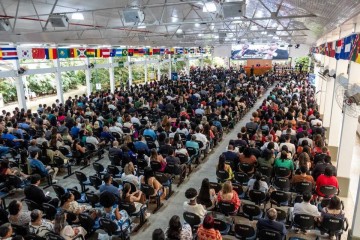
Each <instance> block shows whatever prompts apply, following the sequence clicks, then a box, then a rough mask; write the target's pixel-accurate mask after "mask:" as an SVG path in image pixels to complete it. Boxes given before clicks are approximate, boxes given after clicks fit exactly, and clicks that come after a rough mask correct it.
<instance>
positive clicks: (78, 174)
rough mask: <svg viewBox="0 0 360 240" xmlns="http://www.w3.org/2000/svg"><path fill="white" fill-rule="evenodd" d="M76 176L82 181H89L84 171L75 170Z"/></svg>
mask: <svg viewBox="0 0 360 240" xmlns="http://www.w3.org/2000/svg"><path fill="white" fill-rule="evenodd" d="M75 176H76V178H77V180H78V181H79V182H80V183H82V182H86V181H87V177H86V175H85V173H83V172H79V171H75Z"/></svg>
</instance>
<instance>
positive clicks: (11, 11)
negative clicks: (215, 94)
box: [0, 0, 360, 46]
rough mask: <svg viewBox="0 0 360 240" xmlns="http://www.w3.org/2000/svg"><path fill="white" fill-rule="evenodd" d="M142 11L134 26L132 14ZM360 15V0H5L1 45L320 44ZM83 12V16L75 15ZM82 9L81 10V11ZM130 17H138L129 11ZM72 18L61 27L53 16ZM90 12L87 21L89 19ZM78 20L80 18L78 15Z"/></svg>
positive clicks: (0, 11)
mask: <svg viewBox="0 0 360 240" xmlns="http://www.w3.org/2000/svg"><path fill="white" fill-rule="evenodd" d="M131 12H135V15H136V16H138V18H136V19H137V21H135V22H131V21H130V23H129V19H126V18H128V17H130V18H131V17H134V15H133V14H132V13H131ZM359 12H360V1H357V0H243V1H238V0H235V1H234V0H232V1H230V0H103V1H100V0H86V1H85V0H1V1H0V19H3V20H2V21H4V22H5V23H7V24H8V29H7V31H1V32H0V42H3V43H5V42H14V43H25V42H26V43H50V44H51V43H54V44H67V45H68V44H97V45H98V44H103V45H126V46H139V45H144V46H147V45H149V46H177V45H179V46H190V45H191V46H193V45H199V46H203V45H213V46H214V45H219V44H222V45H223V44H226V45H227V44H234V43H237V42H241V41H247V42H269V41H277V42H284V43H289V44H290V43H292V44H296V43H307V44H312V43H314V42H315V41H316V39H318V38H319V37H320V36H322V35H323V34H324V33H327V32H330V31H331V30H333V29H335V28H336V27H337V26H339V25H340V24H341V23H343V22H345V21H346V20H348V19H350V18H351V17H354V16H355V15H356V14H358V13H359ZM74 13H76V14H75V15H73V14H74ZM80 13H81V14H80ZM129 14H130V15H129ZM58 15H60V18H62V16H63V17H64V18H65V16H66V17H67V19H68V21H65V20H64V19H60V20H64V21H65V22H64V23H66V24H65V27H54V26H53V25H52V23H51V20H50V21H49V16H52V17H53V18H54V17H59V16H58ZM82 16H83V18H84V20H76V19H79V18H80V19H81V18H82ZM72 18H76V19H72Z"/></svg>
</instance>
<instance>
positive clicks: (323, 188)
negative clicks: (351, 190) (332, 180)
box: [320, 185, 337, 198]
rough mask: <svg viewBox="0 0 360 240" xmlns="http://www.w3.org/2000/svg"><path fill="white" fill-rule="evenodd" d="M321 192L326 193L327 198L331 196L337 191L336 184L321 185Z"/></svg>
mask: <svg viewBox="0 0 360 240" xmlns="http://www.w3.org/2000/svg"><path fill="white" fill-rule="evenodd" d="M320 192H321V193H322V194H324V195H325V198H331V197H333V196H334V195H335V194H336V193H337V189H336V187H334V186H330V185H325V186H321V187H320Z"/></svg>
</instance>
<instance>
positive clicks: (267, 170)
mask: <svg viewBox="0 0 360 240" xmlns="http://www.w3.org/2000/svg"><path fill="white" fill-rule="evenodd" d="M258 171H259V172H260V173H261V174H262V175H265V176H267V177H271V176H272V172H273V168H272V167H269V166H259V167H258Z"/></svg>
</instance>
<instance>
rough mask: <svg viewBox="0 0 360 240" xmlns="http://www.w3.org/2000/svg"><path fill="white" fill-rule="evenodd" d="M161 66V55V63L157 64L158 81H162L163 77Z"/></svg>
mask: <svg viewBox="0 0 360 240" xmlns="http://www.w3.org/2000/svg"><path fill="white" fill-rule="evenodd" d="M160 66H161V56H160V55H159V63H158V65H157V80H158V81H160V79H161V71H160Z"/></svg>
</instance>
